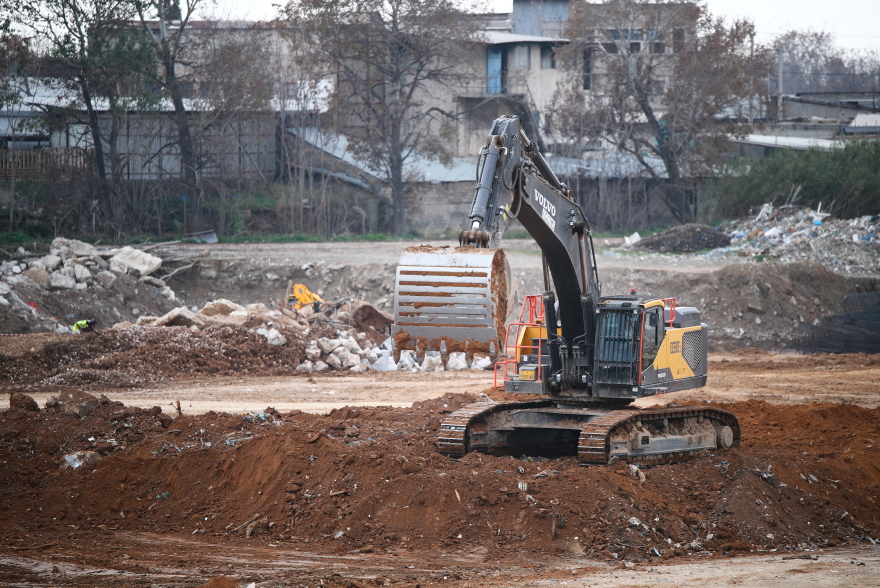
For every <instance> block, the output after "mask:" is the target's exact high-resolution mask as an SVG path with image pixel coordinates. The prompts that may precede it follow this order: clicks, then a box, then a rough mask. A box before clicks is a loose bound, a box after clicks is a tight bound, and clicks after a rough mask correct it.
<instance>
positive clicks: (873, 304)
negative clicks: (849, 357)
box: [795, 292, 880, 353]
mask: <svg viewBox="0 0 880 588" xmlns="http://www.w3.org/2000/svg"><path fill="white" fill-rule="evenodd" d="M843 311H844V312H843V314H838V315H835V316H830V317H827V318H825V319H823V320H822V321H821V322H819V324H817V325H812V326H810V327H807V328H806V329H805V330H804V332H803V333H802V334H801V336H800V338H798V339H797V340H796V343H795V346H796V347H797V348H798V349H800V350H801V351H806V352H807V353H880V292H867V293H864V294H854V295H852V296H847V297H846V298H844V299H843Z"/></svg>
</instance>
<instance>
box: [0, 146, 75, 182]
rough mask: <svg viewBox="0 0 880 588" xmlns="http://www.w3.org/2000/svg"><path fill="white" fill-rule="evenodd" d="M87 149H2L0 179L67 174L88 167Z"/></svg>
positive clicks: (21, 178)
mask: <svg viewBox="0 0 880 588" xmlns="http://www.w3.org/2000/svg"><path fill="white" fill-rule="evenodd" d="M86 156H87V154H86V150H85V149H0V181H9V180H11V179H12V177H13V170H14V172H15V174H14V175H15V179H16V180H24V179H33V178H38V177H41V176H43V175H45V174H47V173H49V172H51V173H53V174H61V175H63V174H65V173H69V172H72V171H74V170H80V169H83V168H85V167H86Z"/></svg>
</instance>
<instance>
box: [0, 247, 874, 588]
mask: <svg viewBox="0 0 880 588" xmlns="http://www.w3.org/2000/svg"><path fill="white" fill-rule="evenodd" d="M178 247H179V249H178V250H176V251H175V252H174V255H176V256H178V257H184V256H190V257H192V256H193V255H196V256H198V258H199V259H200V260H201V262H200V264H198V265H197V266H196V267H194V268H193V269H192V270H190V272H182V273H180V274H179V275H178V276H175V277H174V278H173V279H172V280H170V281H169V285H171V286H172V287H173V288H174V289H175V291H176V292H177V295H178V297H179V298H180V299H181V300H184V301H186V303H187V304H191V305H194V306H195V305H201V304H203V303H204V302H206V301H209V300H212V299H214V298H220V297H222V298H228V299H231V300H235V301H236V302H239V303H242V304H245V303H251V302H257V301H262V302H264V303H266V305H267V306H270V307H271V304H272V302H273V301H276V302H277V300H278V299H279V298H280V294H281V293H283V286H284V285H285V284H286V281H287V279H294V278H299V279H301V280H302V281H303V282H307V281H308V279H313V280H314V281H313V282H312V283H309V284H308V285H309V287H311V288H313V289H315V290H318V289H320V290H322V291H323V293H324V294H325V297H326V298H330V297H333V296H342V295H345V294H346V292H354V293H356V294H358V295H359V296H361V297H365V298H368V299H369V300H370V301H371V302H373V303H374V304H376V305H377V306H380V305H381V304H382V299H383V298H390V296H391V295H392V294H393V272H392V273H391V275H390V278H389V277H388V275H387V272H384V271H380V270H381V268H383V267H386V266H387V267H393V264H394V256H395V255H399V251H400V250H401V249H402V247H403V244H400V243H397V244H379V245H378V246H374V244H370V245H369V247H365V246H364V245H363V244H339V246H337V245H335V244H334V245H332V246H328V245H326V244H322V245H312V244H306V245H266V246H220V247H217V246H214V247H216V248H215V249H209V248H207V246H178ZM510 253H511V254H510V258H511V266H512V270H513V273H514V275H515V276H518V280H519V281H520V284H519V286H520V289H521V290H523V289H526V290H525V292H521V294H522V293H530V292H532V291H538V289H540V284H539V282H538V281H537V280H536V279H535V275H534V268H535V267H537V264H538V263H539V262H540V255H539V254H538V253H537V252H536V250H533V248H532V247H531V246H530V245H528V244H522V245H521V246H517V247H512V248H511V252H510ZM163 257H164V255H163ZM658 259H660V260H662V263H664V264H666V265H665V267H662V268H659V269H658V265H659V263H660V262H658V261H657V260H658ZM309 264H314V265H312V266H311V267H309ZM599 265H600V275H604V276H605V280H606V290H605V291H606V292H607V293H612V292H614V291H620V290H621V289H622V288H628V287H630V286H631V285H632V286H633V287H637V288H640V289H643V288H650V289H651V290H652V291H656V292H657V293H663V294H667V293H670V294H674V295H677V296H679V298H680V303H682V302H683V303H685V304H693V305H695V306H698V307H702V308H703V309H706V310H705V311H704V317H706V318H705V319H704V320H707V322H709V323H710V324H712V322H713V320H714V324H715V325H716V328H717V329H718V330H717V333H716V339H717V340H718V344H716V346H715V347H714V349H713V352H712V353H711V354H710V364H709V372H710V377H709V383H708V385H707V387H705V388H702V389H699V390H694V391H688V392H681V393H674V394H669V395H666V396H662V397H656V398H651V399H644V400H641V401H639V404H640V405H644V406H646V405H649V404H652V403H656V402H660V403H670V402H680V403H695V402H696V403H700V402H709V403H712V404H713V405H715V406H718V407H720V408H724V409H727V410H730V411H732V412H734V413H735V414H736V415H737V416H738V418H739V419H740V423H741V425H742V445H741V446H740V447H738V448H736V449H733V450H729V451H725V452H718V453H710V454H706V455H704V456H702V457H699V458H697V459H695V460H692V461H687V462H682V463H671V464H665V465H656V466H653V467H645V468H643V469H642V470H641V474H644V480H641V479H640V477H639V475H638V473H639V472H635V473H634V472H632V471H631V470H630V469H629V468H628V467H627V465H626V464H623V463H618V464H615V465H612V466H609V467H588V468H587V467H581V466H580V465H578V463H577V460H576V458H575V457H573V456H571V457H563V458H558V459H525V460H523V459H517V458H514V457H491V456H486V455H479V454H469V455H467V456H465V457H464V458H463V459H461V460H450V459H447V458H445V457H443V456H441V455H439V454H438V453H437V452H436V449H435V447H434V437H435V435H436V433H437V430H438V428H439V423H440V420H441V419H442V418H443V416H444V415H446V414H449V413H450V412H452V411H453V410H455V409H456V408H458V407H460V406H462V405H464V404H467V403H470V402H479V401H481V398H480V394H481V393H484V394H487V395H488V396H490V397H491V398H492V399H494V400H498V401H501V400H510V399H513V398H512V397H507V396H505V395H504V394H502V393H499V392H497V391H495V390H493V389H492V375H491V373H490V372H481V371H473V370H467V371H461V372H450V371H447V372H434V373H424V372H389V373H377V372H364V373H360V374H354V373H348V372H336V373H312V374H296V373H295V371H294V369H293V368H294V367H295V365H296V363H298V362H299V361H300V360H301V359H302V353H303V350H302V348H301V347H297V346H296V345H295V344H294V343H293V342H292V343H289V344H288V345H287V346H279V347H276V346H270V345H268V344H267V343H266V341H265V340H263V339H262V338H260V337H259V336H256V335H253V334H251V333H245V332H241V333H239V332H235V333H233V334H231V335H224V336H225V337H226V339H227V342H226V345H227V347H226V353H225V356H218V355H216V354H214V355H210V356H209V355H208V354H206V353H204V349H208V348H209V347H206V346H205V345H203V344H202V343H199V341H209V340H213V339H211V338H212V337H219V332H217V333H215V332H213V331H211V330H210V329H208V330H204V331H203V332H202V333H195V332H191V331H189V330H188V329H186V328H185V327H170V328H168V330H167V333H168V335H167V340H164V339H162V338H161V337H159V336H158V335H157V336H152V338H150V339H148V340H147V339H144V340H143V341H140V342H135V344H132V341H131V340H130V339H124V337H123V335H122V334H121V333H125V331H114V330H112V329H106V330H101V331H99V332H98V333H92V334H86V335H83V336H80V337H77V338H74V337H72V336H64V335H57V334H49V333H41V334H30V335H24V336H21V337H8V338H7V337H3V338H0V382H2V383H0V391H2V392H6V393H7V394H4V395H3V396H0V407H4V408H5V407H6V406H7V404H6V402H8V400H7V399H9V398H11V397H12V394H13V393H25V394H28V395H29V396H31V397H33V398H34V399H35V400H36V401H37V403H38V406H39V408H40V410H38V411H34V410H28V409H26V408H11V409H8V410H3V411H2V412H0V492H2V494H3V498H2V500H0V585H4V586H76V587H80V586H102V587H103V586H108V587H109V586H124V585H126V584H127V585H129V586H131V587H137V586H144V587H147V586H168V587H178V586H179V587H193V586H199V585H201V584H202V583H204V582H207V581H208V580H210V579H212V578H215V579H216V578H217V577H218V576H228V577H230V578H232V579H233V580H234V582H237V583H238V584H240V585H241V586H245V585H246V584H248V583H251V582H254V583H256V585H257V586H258V587H262V586H267V587H268V586H307V587H309V588H312V587H318V586H327V587H337V586H338V587H353V586H388V585H390V586H428V585H448V586H456V587H464V586H474V585H484V586H497V587H499V588H500V587H505V586H535V587H538V586H541V587H543V586H552V585H562V584H565V585H568V586H584V587H586V586H614V587H618V586H621V587H622V586H655V587H656V586H705V585H743V586H756V585H762V586H766V587H770V588H775V587H783V586H786V587H787V586H802V585H806V584H809V585H815V586H859V587H861V586H877V585H880V579H878V575H877V570H878V569H880V547H878V546H876V544H875V542H876V541H877V540H880V504H878V500H880V466H878V463H880V462H878V459H877V457H878V450H877V443H878V442H880V356H878V355H865V354H842V355H796V354H794V353H792V352H787V351H785V349H784V348H785V347H786V345H787V344H788V342H789V341H790V340H791V339H790V338H791V334H792V332H793V331H794V329H795V327H797V324H804V323H806V324H810V323H811V322H812V321H813V320H816V319H820V318H821V317H822V316H827V315H828V314H833V313H834V312H835V311H836V309H835V307H834V305H835V304H836V303H837V302H836V301H838V299H839V298H841V297H842V296H843V295H846V294H849V293H854V292H859V291H871V290H875V289H877V288H876V278H875V277H872V276H842V275H840V274H837V273H831V272H827V270H824V269H823V267H822V266H821V265H809V264H803V265H798V264H793V265H794V266H796V267H792V266H791V265H786V266H783V265H782V264H776V263H772V262H771V263H766V262H764V263H754V262H749V261H748V260H742V259H739V258H719V259H714V258H710V257H699V256H698V257H694V256H680V257H679V256H658V257H651V256H647V257H642V256H638V255H629V254H610V255H607V256H603V257H602V258H600V260H599ZM283 267H288V268H292V269H291V272H289V273H286V274H280V273H279V271H280V270H279V269H278V268H283ZM603 270H604V271H605V273H604V274H602V272H603ZM725 270H726V271H727V272H729V273H728V274H723V273H722V274H718V272H719V271H722V272H723V271H725ZM322 271H325V275H323V276H322V275H321V272H322ZM309 272H311V273H309ZM188 274H189V275H188ZM267 274H271V275H269V276H268V277H267ZM681 274H684V275H683V278H681ZM676 276H679V278H680V279H677V277H676ZM700 276H703V278H702V279H701V278H700ZM706 276H709V277H706ZM389 279H390V284H391V292H388V281H389ZM670 287H671V288H672V289H673V290H678V291H674V292H668V290H666V288H670ZM654 288H656V290H654ZM279 289H280V291H279ZM364 292H372V296H371V297H366V296H364V295H363V294H364ZM687 295H691V296H695V297H698V298H700V299H701V300H693V299H692V300H682V299H684V298H685V297H686V296H687ZM740 299H742V300H740ZM386 303H387V301H386ZM808 305H809V308H808V309H807V306H808ZM788 307H791V308H788ZM387 309H388V307H387V306H386V310H387ZM120 310H124V309H122V308H121V307H120ZM738 313H739V315H740V316H737V315H738ZM756 318H759V319H761V320H760V321H757V322H756V321H755V319H756ZM795 322H796V323H797V324H794V323H795ZM724 329H727V331H725V330H724ZM740 329H742V332H741V331H740ZM190 333H192V334H190ZM756 333H760V336H758V335H756ZM126 336H127V337H130V335H126ZM187 337H191V338H192V339H193V340H192V342H191V343H187V342H186V339H187ZM200 345H201V346H200ZM172 346H173V347H172ZM758 346H760V347H762V348H758ZM163 350H164V351H163ZM111 368H112V369H111ZM101 395H104V397H103V398H102V397H101ZM16 398H18V399H19V400H17V402H23V401H21V400H20V397H16ZM53 398H54V399H55V400H53ZM516 399H519V398H516ZM56 401H60V402H58V403H57V404H56ZM177 401H179V402H180V407H181V412H182V414H180V415H179V414H178V411H177V408H176V406H175V403H176V402H177ZM47 402H48V404H49V405H50V406H52V407H53V408H44V407H46V405H47ZM156 406H157V407H159V410H156V409H154V408H153V407H156ZM83 407H86V408H88V410H85V409H84V408H83ZM77 411H80V412H78V413H77ZM75 413H76V414H75ZM86 413H87V414H86ZM80 415H84V416H80ZM172 419H173V420H172ZM82 452H88V454H85V453H82ZM77 453H79V454H80V455H81V456H83V455H87V459H86V463H84V464H83V465H80V466H79V467H77V468H75V469H74V468H71V467H68V466H67V464H68V463H69V460H68V459H66V458H65V456H71V455H75V454H77ZM634 474H635V475H634ZM215 585H218V586H219V585H223V583H222V582H221V581H220V580H215Z"/></svg>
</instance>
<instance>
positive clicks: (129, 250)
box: [110, 246, 162, 276]
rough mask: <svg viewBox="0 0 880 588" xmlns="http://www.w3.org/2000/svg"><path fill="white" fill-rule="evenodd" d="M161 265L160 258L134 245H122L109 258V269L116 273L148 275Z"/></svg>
mask: <svg viewBox="0 0 880 588" xmlns="http://www.w3.org/2000/svg"><path fill="white" fill-rule="evenodd" d="M160 267H162V258H161V257H156V256H155V255H150V254H149V253H146V252H144V251H140V250H139V249H135V248H134V247H129V246H126V247H123V248H122V249H120V250H119V251H118V252H116V254H115V255H114V256H113V257H111V258H110V270H111V271H115V272H118V273H134V272H137V274H138V275H139V276H148V275H150V274H151V273H153V272H154V271H156V270H157V269H159V268H160Z"/></svg>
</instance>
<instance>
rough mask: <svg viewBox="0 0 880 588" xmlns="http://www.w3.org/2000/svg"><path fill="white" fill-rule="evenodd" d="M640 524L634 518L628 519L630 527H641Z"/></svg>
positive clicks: (640, 522)
mask: <svg viewBox="0 0 880 588" xmlns="http://www.w3.org/2000/svg"><path fill="white" fill-rule="evenodd" d="M641 524H642V521H640V520H639V519H637V518H636V517H630V519H629V526H630V527H638V526H641Z"/></svg>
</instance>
